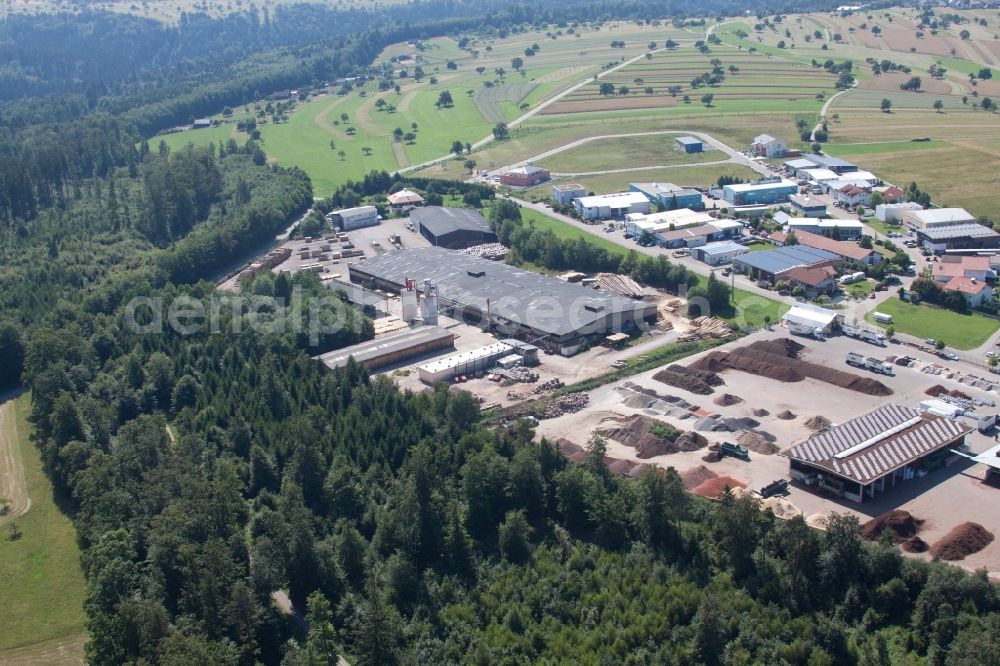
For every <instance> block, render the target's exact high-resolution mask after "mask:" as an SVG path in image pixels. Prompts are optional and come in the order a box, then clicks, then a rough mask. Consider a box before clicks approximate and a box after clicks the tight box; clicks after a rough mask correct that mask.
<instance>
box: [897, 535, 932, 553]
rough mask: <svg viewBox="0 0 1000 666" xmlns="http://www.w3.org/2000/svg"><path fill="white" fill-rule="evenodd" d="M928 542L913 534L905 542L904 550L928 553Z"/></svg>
mask: <svg viewBox="0 0 1000 666" xmlns="http://www.w3.org/2000/svg"><path fill="white" fill-rule="evenodd" d="M927 548H928V546H927V542H926V541H924V540H923V539H921V538H920V537H918V536H912V537H910V538H909V539H907V540H906V541H904V542H903V550H905V551H906V552H908V553H926V552H927Z"/></svg>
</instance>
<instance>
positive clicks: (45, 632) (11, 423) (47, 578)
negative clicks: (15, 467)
mask: <svg viewBox="0 0 1000 666" xmlns="http://www.w3.org/2000/svg"><path fill="white" fill-rule="evenodd" d="M30 411H31V403H30V398H29V396H28V395H27V394H25V395H22V396H21V397H20V398H18V399H17V400H15V401H13V402H8V403H7V404H5V405H3V406H0V427H3V428H4V432H3V433H2V434H0V439H2V440H3V441H4V442H5V443H6V445H9V446H13V447H16V448H17V449H18V452H19V455H20V456H21V460H22V463H23V467H24V478H25V485H26V491H27V493H28V495H29V497H30V499H31V506H30V508H29V509H28V511H27V513H25V514H24V515H22V516H20V517H18V518H16V520H14V521H13V523H14V524H16V525H17V531H18V533H19V535H20V536H19V537H18V538H16V539H11V538H8V537H9V536H10V532H9V529H10V524H9V523H8V524H4V525H3V529H2V531H0V588H2V589H3V595H2V596H3V604H2V605H3V621H2V622H0V663H2V664H7V663H64V661H65V663H73V659H74V658H75V663H79V661H80V659H82V656H83V650H82V648H83V640H84V639H85V633H84V631H85V630H84V613H83V597H84V579H83V571H82V570H81V567H80V549H79V547H78V545H77V541H76V533H75V531H74V529H73V523H72V522H71V521H70V519H69V517H67V516H66V515H65V514H63V513H62V512H61V511H60V509H59V507H58V505H57V504H56V503H55V501H54V500H53V497H52V495H53V489H52V484H51V483H50V482H49V479H48V478H47V477H46V476H45V472H44V470H43V466H42V460H41V454H40V452H39V451H38V449H37V448H36V447H35V446H34V444H33V443H32V442H31V440H30V434H31V432H32V430H31V425H30V424H29V422H28V413H29V412H30Z"/></svg>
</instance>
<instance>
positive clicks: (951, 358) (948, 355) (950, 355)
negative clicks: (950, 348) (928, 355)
mask: <svg viewBox="0 0 1000 666" xmlns="http://www.w3.org/2000/svg"><path fill="white" fill-rule="evenodd" d="M938 355H939V356H940V357H941V358H946V359H948V360H949V361H957V360H958V354H955V353H954V352H945V351H943V352H941V353H940V354H938Z"/></svg>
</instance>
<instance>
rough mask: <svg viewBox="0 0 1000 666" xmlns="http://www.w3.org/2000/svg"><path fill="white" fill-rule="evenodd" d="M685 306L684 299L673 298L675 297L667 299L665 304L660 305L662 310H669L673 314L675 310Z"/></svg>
mask: <svg viewBox="0 0 1000 666" xmlns="http://www.w3.org/2000/svg"><path fill="white" fill-rule="evenodd" d="M683 307H684V300H683V299H680V298H673V299H671V300H669V301H667V302H666V303H664V304H663V305H661V306H660V310H663V311H664V312H669V313H671V314H673V313H674V312H677V311H678V310H680V309H681V308H683Z"/></svg>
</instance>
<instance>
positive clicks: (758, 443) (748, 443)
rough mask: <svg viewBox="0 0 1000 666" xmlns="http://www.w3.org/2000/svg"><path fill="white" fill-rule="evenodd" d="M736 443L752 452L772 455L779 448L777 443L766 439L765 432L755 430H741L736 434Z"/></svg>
mask: <svg viewBox="0 0 1000 666" xmlns="http://www.w3.org/2000/svg"><path fill="white" fill-rule="evenodd" d="M736 443H737V444H739V445H740V446H742V447H744V448H747V449H750V450H751V451H753V452H754V453H760V454H762V455H766V456H771V455H774V454H775V453H777V452H778V451H779V450H780V448H779V447H778V445H777V444H774V443H773V442H771V441H769V440H768V438H767V434H766V433H762V432H758V431H756V430H741V431H740V432H739V433H738V434H737V435H736Z"/></svg>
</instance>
